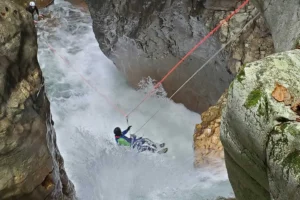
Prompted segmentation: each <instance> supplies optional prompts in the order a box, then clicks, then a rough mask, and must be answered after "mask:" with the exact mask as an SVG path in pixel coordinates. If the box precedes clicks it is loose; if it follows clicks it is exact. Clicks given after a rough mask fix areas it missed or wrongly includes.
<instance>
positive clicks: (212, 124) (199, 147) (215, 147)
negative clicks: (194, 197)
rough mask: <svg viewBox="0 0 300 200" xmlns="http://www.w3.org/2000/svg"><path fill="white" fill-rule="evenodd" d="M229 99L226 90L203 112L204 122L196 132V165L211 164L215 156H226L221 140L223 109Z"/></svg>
mask: <svg viewBox="0 0 300 200" xmlns="http://www.w3.org/2000/svg"><path fill="white" fill-rule="evenodd" d="M226 100H227V92H225V93H224V94H223V95H222V96H221V98H220V99H219V101H218V102H217V104H216V105H215V106H211V107H210V108H209V109H208V110H207V111H205V112H203V113H202V114H201V119H202V122H201V124H197V125H196V129H195V133H194V152H195V166H196V167H199V166H201V165H203V164H211V163H212V162H213V160H214V159H215V158H224V151H223V145H222V143H221V141H220V124H221V111H222V108H223V107H224V104H225V103H226Z"/></svg>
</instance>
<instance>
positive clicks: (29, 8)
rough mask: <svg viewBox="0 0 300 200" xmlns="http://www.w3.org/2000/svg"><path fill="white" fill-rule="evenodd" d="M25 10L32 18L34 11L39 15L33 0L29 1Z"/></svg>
mask: <svg viewBox="0 0 300 200" xmlns="http://www.w3.org/2000/svg"><path fill="white" fill-rule="evenodd" d="M26 10H27V11H28V12H30V13H31V14H32V18H34V11H36V14H37V15H38V17H41V16H40V14H39V9H38V8H37V7H36V5H35V3H34V2H33V1H31V2H30V3H29V5H28V6H27V8H26Z"/></svg>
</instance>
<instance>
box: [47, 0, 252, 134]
mask: <svg viewBox="0 0 300 200" xmlns="http://www.w3.org/2000/svg"><path fill="white" fill-rule="evenodd" d="M249 1H250V0H245V1H244V2H243V3H242V4H241V5H240V6H239V7H238V8H237V9H236V10H234V11H233V12H232V13H231V14H230V15H228V16H227V17H226V18H225V19H224V20H222V21H221V22H220V23H219V24H218V25H217V26H216V27H215V28H214V29H213V30H212V31H210V32H209V33H208V34H207V35H206V36H205V37H204V38H203V39H202V40H201V41H200V42H198V43H197V44H196V45H195V46H194V47H193V48H192V49H191V50H190V51H189V52H188V53H187V54H186V55H185V56H184V57H183V58H182V59H181V60H180V61H179V62H178V63H177V64H176V65H175V66H174V67H172V68H171V70H170V71H169V72H168V73H167V74H166V75H165V76H164V77H163V78H162V79H161V80H160V81H159V82H158V83H157V84H156V85H155V86H154V88H153V89H152V90H151V91H150V92H149V93H147V94H146V95H145V97H144V98H143V99H142V100H141V101H140V103H139V104H137V106H135V107H134V108H133V109H132V110H131V111H130V112H128V113H127V114H126V113H125V112H124V111H123V110H122V109H121V108H119V107H118V106H117V105H116V104H114V103H113V101H111V100H110V99H109V98H108V97H107V96H106V95H104V94H102V93H101V92H99V91H98V89H97V88H96V87H94V86H93V85H92V84H90V82H89V81H88V80H87V79H86V78H85V77H84V76H83V75H82V74H80V73H79V72H78V71H77V70H76V69H75V68H74V67H72V65H71V63H70V62H69V60H68V59H66V58H65V57H63V56H61V55H59V54H58V53H57V52H56V50H55V49H54V48H53V47H52V46H51V45H50V44H49V43H47V46H48V47H49V49H50V50H51V51H52V52H53V53H54V54H57V55H58V56H59V57H60V58H61V59H62V60H64V61H65V62H66V63H67V64H68V65H69V66H70V67H71V68H72V69H73V70H74V71H75V72H77V73H78V74H79V76H80V77H81V78H82V79H83V80H84V82H85V83H86V84H88V85H89V86H90V87H91V88H92V89H94V90H95V91H96V92H97V93H98V94H99V95H100V96H102V97H103V98H104V99H105V100H106V101H107V102H108V104H110V105H111V106H112V107H114V108H115V110H117V111H118V112H119V113H120V114H122V115H123V116H124V117H125V118H126V122H127V124H129V123H128V119H129V115H131V114H132V113H133V112H134V111H135V110H136V109H137V108H138V107H139V106H140V105H141V104H142V103H143V102H144V101H146V100H147V99H148V98H149V97H150V96H151V95H153V94H154V93H155V91H156V89H157V88H158V87H159V86H160V85H161V84H162V83H163V82H164V81H165V80H166V79H167V78H168V76H169V75H170V74H172V73H173V72H174V71H175V69H176V68H177V67H178V66H179V65H180V64H181V63H182V62H183V61H184V60H185V59H186V58H187V57H188V56H190V55H191V54H192V53H193V52H194V51H195V50H196V49H197V48H198V47H199V46H200V45H201V44H203V43H204V42H205V41H206V40H207V39H208V38H210V37H211V36H212V35H213V34H214V33H215V32H216V31H218V30H219V29H220V28H221V26H222V25H223V24H224V23H226V22H228V21H229V20H230V19H231V18H232V17H233V16H234V15H235V14H236V13H238V12H239V11H240V9H242V8H243V7H245V6H246V5H247V3H248V2H249ZM231 41H232V40H230V41H229V42H228V43H227V44H226V45H228V44H229V43H230V42H231ZM226 45H225V46H226ZM225 46H224V47H222V48H221V49H220V50H219V51H218V52H217V53H216V54H214V55H213V56H212V57H211V58H210V59H209V60H208V61H207V62H206V63H205V64H204V65H203V66H202V67H201V68H199V69H198V70H197V71H196V72H195V74H193V75H192V76H191V77H190V78H189V79H188V80H187V81H186V82H185V83H184V84H183V85H182V86H181V87H180V88H179V89H178V90H177V91H176V92H175V93H174V94H173V95H172V96H171V97H170V99H171V98H172V97H173V96H174V95H175V94H176V93H177V92H178V91H179V90H181V88H182V87H184V85H185V84H186V83H187V82H189V81H190V80H191V79H192V78H193V77H194V76H195V75H196V74H197V73H198V72H199V71H200V70H201V69H202V68H203V67H205V66H206V65H207V63H209V62H210V61H211V60H212V59H213V58H214V57H215V56H216V55H217V54H218V53H219V52H220V51H222V50H223V49H224V48H225ZM158 112H159V110H158V111H157V112H156V113H155V114H154V115H153V116H151V117H150V118H149V119H148V120H147V121H146V123H145V124H144V125H143V126H142V127H141V128H140V129H142V128H143V127H144V126H145V125H146V124H147V123H148V122H149V121H150V120H151V119H152V118H153V117H154V116H155V115H156V114H157V113H158ZM140 129H138V131H139V130H140ZM138 131H137V132H138ZM137 132H136V133H137Z"/></svg>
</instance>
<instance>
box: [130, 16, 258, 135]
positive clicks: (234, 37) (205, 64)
mask: <svg viewBox="0 0 300 200" xmlns="http://www.w3.org/2000/svg"><path fill="white" fill-rule="evenodd" d="M259 15H260V13H258V14H257V15H255V16H254V17H253V18H252V19H251V20H250V21H249V22H248V23H247V24H246V25H245V26H244V27H243V28H242V29H241V30H240V31H239V32H238V33H237V34H236V35H235V36H233V37H232V38H231V39H230V40H229V41H228V42H227V43H226V44H225V45H224V46H223V47H222V48H220V49H219V50H218V51H217V52H216V53H215V54H214V55H213V56H212V57H210V58H209V59H208V60H207V61H206V62H205V63H204V64H203V65H202V66H201V67H200V68H199V69H198V70H197V71H196V72H195V73H194V74H193V75H192V76H190V78H188V79H187V80H186V81H185V82H184V83H183V84H182V85H181V86H180V87H179V88H178V89H177V90H176V91H175V92H174V93H173V94H172V95H171V96H170V97H169V99H172V98H173V97H174V96H175V95H176V94H177V93H178V92H179V91H180V90H181V89H182V88H183V87H184V86H185V85H186V84H187V83H188V82H189V81H190V80H191V79H192V78H194V77H195V76H196V74H197V73H199V72H200V71H201V70H202V69H203V68H204V67H205V66H207V64H208V63H209V62H210V61H211V60H212V59H213V58H215V57H216V56H217V55H218V54H219V53H220V52H221V51H222V50H223V49H225V47H227V46H228V45H229V44H230V43H231V42H232V41H233V40H234V39H236V38H237V36H238V35H240V34H241V33H242V32H243V31H244V30H245V29H246V28H247V26H249V25H250V24H251V23H252V22H253V21H254V20H255V19H256V18H257V17H259ZM161 108H163V106H160V108H159V109H157V111H156V112H155V113H154V114H153V115H152V116H151V117H150V118H149V119H148V120H147V121H146V122H145V123H144V124H143V125H142V126H141V127H140V128H139V129H138V130H137V131H136V132H135V133H134V134H136V133H138V132H139V131H140V130H141V129H142V128H144V127H145V126H146V124H148V122H149V121H150V120H151V119H152V118H153V117H154V116H155V115H156V114H157V113H158V112H159V111H160V110H161Z"/></svg>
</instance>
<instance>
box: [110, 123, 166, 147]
mask: <svg viewBox="0 0 300 200" xmlns="http://www.w3.org/2000/svg"><path fill="white" fill-rule="evenodd" d="M130 128H131V126H129V127H128V128H127V129H126V130H125V131H121V129H120V128H119V127H116V128H115V129H114V134H115V140H116V142H117V144H118V145H120V146H128V147H132V148H136V149H137V150H138V151H139V152H143V151H151V152H153V153H154V152H156V151H157V144H155V143H154V142H153V141H151V140H149V139H148V138H142V137H140V138H136V135H134V134H132V135H130V136H131V138H128V137H127V136H126V134H127V133H128V131H129V130H130ZM158 146H159V147H160V148H163V147H164V146H165V144H164V143H162V144H159V145H158Z"/></svg>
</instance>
